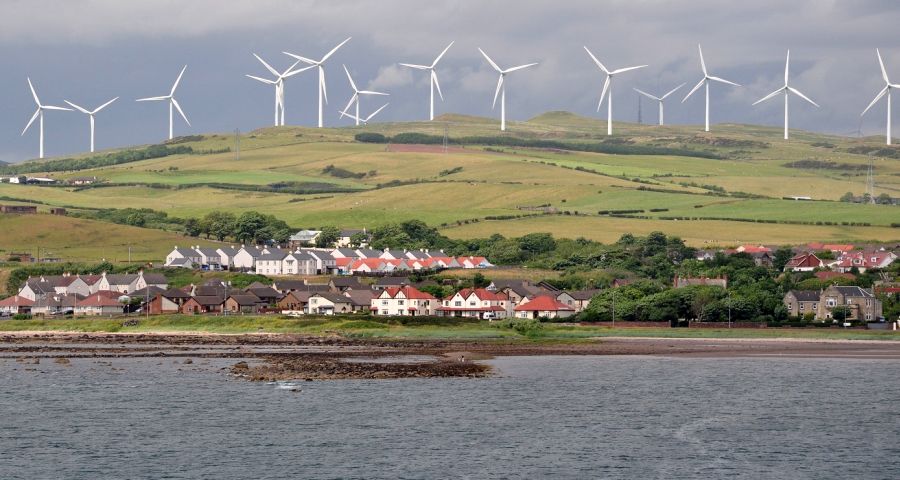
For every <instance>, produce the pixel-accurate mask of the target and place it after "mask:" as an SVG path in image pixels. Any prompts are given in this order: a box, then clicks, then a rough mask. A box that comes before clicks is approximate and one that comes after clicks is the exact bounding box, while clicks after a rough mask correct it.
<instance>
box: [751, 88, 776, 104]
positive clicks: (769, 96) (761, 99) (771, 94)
mask: <svg viewBox="0 0 900 480" xmlns="http://www.w3.org/2000/svg"><path fill="white" fill-rule="evenodd" d="M783 91H784V87H781V88H779V89H778V90H775V91H774V92H772V93H770V94H768V95H766V96H765V97H763V98H760V99H759V100H757V101H755V102H753V105H756V104H757V103H762V102H765V101H766V100H768V99H770V98H772V97H774V96H775V95H778V94H779V93H781V92H783Z"/></svg>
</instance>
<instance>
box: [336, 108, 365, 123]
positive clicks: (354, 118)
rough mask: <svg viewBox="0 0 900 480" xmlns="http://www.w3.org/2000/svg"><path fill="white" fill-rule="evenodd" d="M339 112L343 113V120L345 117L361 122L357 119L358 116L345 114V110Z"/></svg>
mask: <svg viewBox="0 0 900 480" xmlns="http://www.w3.org/2000/svg"><path fill="white" fill-rule="evenodd" d="M338 111H339V112H341V118H343V117H350V118H352V119H353V120H359V119H358V118H356V115H353V114H352V113H347V112H345V111H343V110H338ZM359 121H362V120H359Z"/></svg>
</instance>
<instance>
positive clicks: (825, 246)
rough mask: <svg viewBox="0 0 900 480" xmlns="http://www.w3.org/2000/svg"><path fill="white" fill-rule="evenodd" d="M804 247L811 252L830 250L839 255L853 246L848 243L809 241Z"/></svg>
mask: <svg viewBox="0 0 900 480" xmlns="http://www.w3.org/2000/svg"><path fill="white" fill-rule="evenodd" d="M806 248H807V249H808V250H809V251H811V252H831V253H834V254H837V255H840V254H842V253H845V252H849V251H851V250H853V248H854V246H853V245H849V244H834V243H831V244H829V243H822V242H810V243H808V244H807V245H806Z"/></svg>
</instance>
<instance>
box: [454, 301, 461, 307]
mask: <svg viewBox="0 0 900 480" xmlns="http://www.w3.org/2000/svg"><path fill="white" fill-rule="evenodd" d="M453 306H454V307H461V306H462V302H461V301H459V300H457V301H455V302H453Z"/></svg>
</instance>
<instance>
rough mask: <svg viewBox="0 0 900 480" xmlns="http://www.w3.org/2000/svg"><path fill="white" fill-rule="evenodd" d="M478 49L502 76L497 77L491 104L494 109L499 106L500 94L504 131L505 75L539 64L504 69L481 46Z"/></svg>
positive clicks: (501, 120)
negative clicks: (498, 97)
mask: <svg viewBox="0 0 900 480" xmlns="http://www.w3.org/2000/svg"><path fill="white" fill-rule="evenodd" d="M478 51H479V52H481V54H482V55H484V58H485V60H487V61H488V63H490V64H491V66H492V67H494V70H496V71H497V73H499V74H500V78H499V79H497V90H496V91H494V103H493V104H491V108H492V109H493V108H494V107H496V106H497V95H500V131H504V130H506V85H504V84H503V77H505V76H506V74H507V73H510V72H515V71H516V70H521V69H523V68H528V67H533V66H535V65H537V63H528V64H525V65H519V66H518V67H512V68H507V69H506V70H504V69H502V68H500V67H498V66H497V64H496V63H494V61H493V60H491V57H489V56H488V54H486V53H484V50H482V49H481V48H479V49H478ZM501 91H502V93H501Z"/></svg>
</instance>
